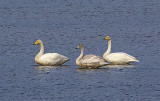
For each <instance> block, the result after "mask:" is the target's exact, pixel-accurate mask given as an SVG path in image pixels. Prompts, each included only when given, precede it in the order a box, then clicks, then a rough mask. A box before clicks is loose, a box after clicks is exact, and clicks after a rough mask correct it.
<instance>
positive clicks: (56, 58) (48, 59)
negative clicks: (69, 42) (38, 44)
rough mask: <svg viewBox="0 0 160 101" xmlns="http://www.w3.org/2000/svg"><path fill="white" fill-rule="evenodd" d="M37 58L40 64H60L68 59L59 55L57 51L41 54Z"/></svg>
mask: <svg viewBox="0 0 160 101" xmlns="http://www.w3.org/2000/svg"><path fill="white" fill-rule="evenodd" d="M39 60H40V61H41V62H42V64H48V65H60V64H62V63H64V62H66V61H68V60H69V59H68V58H67V57H65V56H63V55H60V54H58V53H46V54H44V55H42V56H41V57H40V58H39Z"/></svg>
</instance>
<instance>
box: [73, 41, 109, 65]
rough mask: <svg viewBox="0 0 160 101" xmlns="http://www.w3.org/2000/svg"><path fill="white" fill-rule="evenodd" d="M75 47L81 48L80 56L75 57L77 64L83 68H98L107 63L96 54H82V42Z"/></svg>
mask: <svg viewBox="0 0 160 101" xmlns="http://www.w3.org/2000/svg"><path fill="white" fill-rule="evenodd" d="M77 48H80V49H81V54H80V56H79V57H78V58H77V59H76V64H77V65H78V66H81V67H84V68H98V67H101V66H104V65H107V62H106V61H105V60H104V59H103V58H100V57H99V56H96V55H92V54H91V55H85V56H83V54H84V46H83V45H82V44H79V45H78V47H77Z"/></svg>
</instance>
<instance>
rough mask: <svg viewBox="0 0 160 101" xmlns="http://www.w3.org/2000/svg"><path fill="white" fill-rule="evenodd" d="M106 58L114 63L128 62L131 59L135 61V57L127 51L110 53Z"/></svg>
mask: <svg viewBox="0 0 160 101" xmlns="http://www.w3.org/2000/svg"><path fill="white" fill-rule="evenodd" d="M107 60H108V61H109V62H116V63H129V62H133V61H137V62H138V60H136V58H135V57H133V56H131V55H129V54H127V53H122V52H117V53H111V54H109V55H108V56H107Z"/></svg>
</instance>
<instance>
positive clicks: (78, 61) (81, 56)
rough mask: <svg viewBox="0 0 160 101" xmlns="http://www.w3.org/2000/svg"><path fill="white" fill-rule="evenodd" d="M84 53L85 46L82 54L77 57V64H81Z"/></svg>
mask: <svg viewBox="0 0 160 101" xmlns="http://www.w3.org/2000/svg"><path fill="white" fill-rule="evenodd" d="M83 54H84V48H81V54H80V56H79V57H78V58H77V59H76V64H77V65H79V64H80V60H81V59H82V58H83Z"/></svg>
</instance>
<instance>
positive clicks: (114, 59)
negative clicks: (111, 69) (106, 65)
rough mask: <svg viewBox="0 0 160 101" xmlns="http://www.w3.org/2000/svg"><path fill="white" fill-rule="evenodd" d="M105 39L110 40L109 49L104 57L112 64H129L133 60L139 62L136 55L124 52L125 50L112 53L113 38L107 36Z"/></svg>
mask: <svg viewBox="0 0 160 101" xmlns="http://www.w3.org/2000/svg"><path fill="white" fill-rule="evenodd" d="M105 39H106V40H108V49H107V51H106V52H105V53H104V54H103V58H104V59H105V60H106V61H108V62H110V63H111V64H117V65H121V64H129V63H132V62H139V61H138V60H136V58H135V57H133V56H131V55H129V54H127V53H123V52H117V53H110V52H111V39H110V37H109V36H107V37H105Z"/></svg>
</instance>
